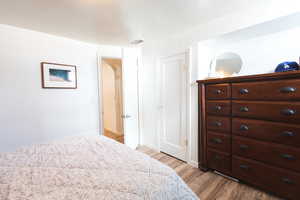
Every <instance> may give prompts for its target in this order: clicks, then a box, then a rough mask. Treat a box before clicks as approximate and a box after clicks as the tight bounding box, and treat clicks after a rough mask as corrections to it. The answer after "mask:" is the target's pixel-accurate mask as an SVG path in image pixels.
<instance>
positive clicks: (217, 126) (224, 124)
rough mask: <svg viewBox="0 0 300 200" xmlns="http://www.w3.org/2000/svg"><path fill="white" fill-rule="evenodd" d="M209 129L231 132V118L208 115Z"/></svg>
mask: <svg viewBox="0 0 300 200" xmlns="http://www.w3.org/2000/svg"><path fill="white" fill-rule="evenodd" d="M207 129H208V130H212V131H218V132H222V133H230V131H231V120H230V118H229V117H216V116H207Z"/></svg>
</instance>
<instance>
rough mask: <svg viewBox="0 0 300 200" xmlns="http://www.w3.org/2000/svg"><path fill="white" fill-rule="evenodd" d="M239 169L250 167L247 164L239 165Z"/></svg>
mask: <svg viewBox="0 0 300 200" xmlns="http://www.w3.org/2000/svg"><path fill="white" fill-rule="evenodd" d="M240 168H241V169H244V170H248V169H249V168H250V167H249V166H248V165H240Z"/></svg>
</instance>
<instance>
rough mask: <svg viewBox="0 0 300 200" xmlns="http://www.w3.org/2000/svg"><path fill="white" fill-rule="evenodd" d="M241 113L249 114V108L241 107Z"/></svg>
mask: <svg viewBox="0 0 300 200" xmlns="http://www.w3.org/2000/svg"><path fill="white" fill-rule="evenodd" d="M240 111H241V112H248V111H249V108H248V107H241V108H240Z"/></svg>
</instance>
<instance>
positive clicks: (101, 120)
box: [97, 48, 141, 145]
mask: <svg viewBox="0 0 300 200" xmlns="http://www.w3.org/2000/svg"><path fill="white" fill-rule="evenodd" d="M123 57H124V49H123V48H122V53H121V56H103V55H101V53H100V52H98V54H97V88H98V105H99V106H98V113H99V131H100V133H99V135H103V133H104V118H103V108H104V106H103V89H102V87H103V79H102V75H103V68H102V59H106V58H108V59H120V60H121V61H122V112H123V114H124V113H125V106H124V105H125V100H124V96H125V90H124V86H125V83H124V73H123V72H124V71H123V70H124V68H123ZM137 62H138V66H137V69H138V72H137V80H138V82H137V87H138V91H137V92H138V94H137V95H138V97H137V98H138V127H139V130H138V143H139V145H140V144H141V110H140V104H141V99H140V96H139V95H140V82H139V78H140V70H139V67H140V65H141V58H138V61H137ZM123 134H124V144H126V137H125V134H126V133H125V122H124V119H123Z"/></svg>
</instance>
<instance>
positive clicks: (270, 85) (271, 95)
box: [232, 79, 300, 100]
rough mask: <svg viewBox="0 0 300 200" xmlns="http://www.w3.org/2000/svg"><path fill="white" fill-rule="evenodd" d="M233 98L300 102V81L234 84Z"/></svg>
mask: <svg viewBox="0 0 300 200" xmlns="http://www.w3.org/2000/svg"><path fill="white" fill-rule="evenodd" d="M232 98H233V99H249V100H250V99H251V100H254V99H255V100H299V99H300V80H299V79H294V80H293V79H292V80H279V81H259V82H249V83H233V84H232Z"/></svg>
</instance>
